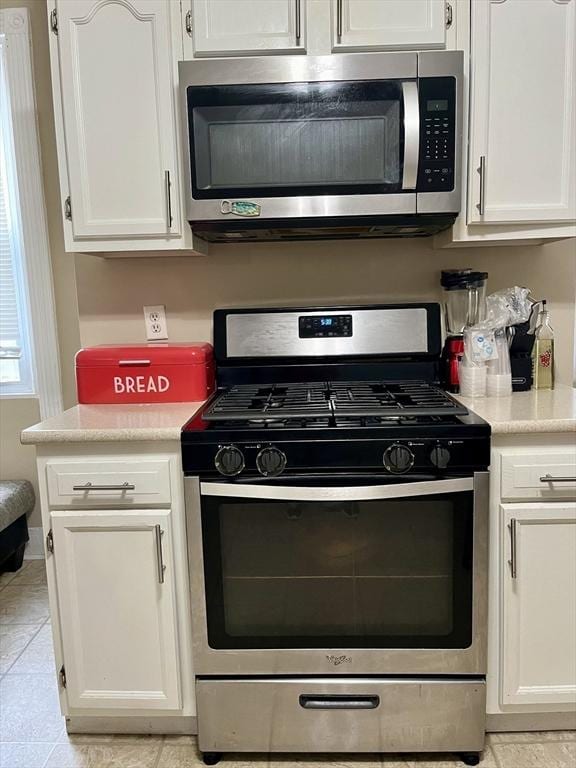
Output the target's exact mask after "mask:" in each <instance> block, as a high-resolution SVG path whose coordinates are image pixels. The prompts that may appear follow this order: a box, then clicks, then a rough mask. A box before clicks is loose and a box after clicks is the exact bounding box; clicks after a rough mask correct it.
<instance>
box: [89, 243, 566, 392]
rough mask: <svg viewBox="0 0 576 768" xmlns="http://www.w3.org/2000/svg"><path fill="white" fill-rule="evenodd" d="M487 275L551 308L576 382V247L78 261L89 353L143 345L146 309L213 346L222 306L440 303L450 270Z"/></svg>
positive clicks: (280, 247)
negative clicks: (161, 309) (216, 313)
mask: <svg viewBox="0 0 576 768" xmlns="http://www.w3.org/2000/svg"><path fill="white" fill-rule="evenodd" d="M468 266H469V267H473V268H476V269H482V270H485V271H487V272H488V273H489V282H488V289H489V292H492V291H495V290H497V289H499V288H504V287H507V286H510V285H514V284H517V285H526V286H528V287H530V288H531V289H532V291H533V294H534V296H535V297H537V298H547V299H548V300H549V302H550V310H551V316H552V324H553V327H554V329H555V331H556V334H557V343H556V346H557V360H558V364H557V378H558V381H562V382H564V383H566V384H570V383H572V380H573V371H574V352H573V349H574V323H575V319H574V301H575V292H576V241H575V240H570V241H564V242H559V243H552V244H549V245H546V246H518V247H516V246H515V247H482V248H467V249H457V250H442V251H440V250H434V249H433V243H432V240H431V239H429V240H428V239H427V240H374V241H370V242H366V241H348V242H344V241H340V242H335V241H332V242H328V241H326V242H317V243H306V244H302V243H271V244H257V245H251V244H243V245H232V244H230V245H220V246H216V247H214V246H212V247H211V253H210V255H209V256H206V257H193V256H191V257H183V256H180V257H166V256H157V257H153V258H134V257H132V258H129V259H116V260H111V259H108V260H105V259H102V258H99V257H95V256H89V255H79V256H77V257H76V278H77V287H78V310H79V319H80V336H81V342H82V345H83V346H89V345H93V344H103V343H119V342H135V341H144V321H143V316H142V306H143V305H145V304H165V305H166V312H167V320H168V332H169V334H170V339H171V340H172V341H184V340H210V339H211V328H212V312H213V310H214V309H215V308H216V307H222V306H257V305H260V306H266V305H271V306H275V305H280V306H281V305H283V304H287V305H290V304H299V303H300V304H314V303H317V302H320V303H325V304H332V303H334V304H337V303H346V302H350V303H351V302H358V303H370V302H386V301H391V302H395V301H402V300H406V299H415V300H420V299H424V300H440V298H441V291H440V286H439V273H440V270H441V269H443V268H454V267H468Z"/></svg>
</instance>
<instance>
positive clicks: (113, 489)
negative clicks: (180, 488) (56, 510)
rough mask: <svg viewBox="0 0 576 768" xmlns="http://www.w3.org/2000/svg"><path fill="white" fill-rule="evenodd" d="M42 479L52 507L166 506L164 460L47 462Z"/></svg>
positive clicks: (167, 482) (167, 479)
mask: <svg viewBox="0 0 576 768" xmlns="http://www.w3.org/2000/svg"><path fill="white" fill-rule="evenodd" d="M46 479H47V483H48V501H49V503H50V505H51V506H53V507H54V506H62V505H65V506H79V507H85V506H95V505H106V506H109V505H113V506H115V507H116V506H134V505H138V506H142V505H144V506H145V505H149V504H169V503H170V462H169V460H168V459H164V460H161V461H152V460H150V461H149V460H147V459H143V460H141V461H140V460H135V459H130V460H125V459H122V458H118V459H106V460H97V461H94V460H92V461H65V462H64V461H54V462H52V461H50V462H48V464H47V465H46Z"/></svg>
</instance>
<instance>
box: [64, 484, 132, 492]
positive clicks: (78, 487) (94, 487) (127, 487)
mask: <svg viewBox="0 0 576 768" xmlns="http://www.w3.org/2000/svg"><path fill="white" fill-rule="evenodd" d="M72 490H73V491H135V490H136V486H135V485H133V484H132V483H118V484H117V485H92V483H84V485H73V486H72Z"/></svg>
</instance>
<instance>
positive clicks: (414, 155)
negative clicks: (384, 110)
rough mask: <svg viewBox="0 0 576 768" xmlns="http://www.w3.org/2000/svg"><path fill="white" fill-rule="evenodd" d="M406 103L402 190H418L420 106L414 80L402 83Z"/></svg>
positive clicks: (403, 97)
mask: <svg viewBox="0 0 576 768" xmlns="http://www.w3.org/2000/svg"><path fill="white" fill-rule="evenodd" d="M402 99H403V101H404V173H403V176H402V189H416V181H417V179H418V158H419V154H420V104H419V101H418V85H417V84H416V82H415V81H414V80H408V81H406V82H403V83H402Z"/></svg>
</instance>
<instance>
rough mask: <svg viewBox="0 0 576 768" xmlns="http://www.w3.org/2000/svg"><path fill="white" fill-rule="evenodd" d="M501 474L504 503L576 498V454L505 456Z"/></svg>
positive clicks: (512, 454) (516, 454)
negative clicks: (523, 500)
mask: <svg viewBox="0 0 576 768" xmlns="http://www.w3.org/2000/svg"><path fill="white" fill-rule="evenodd" d="M501 472H502V475H501V477H502V493H501V496H502V500H503V501H507V500H513V499H532V500H533V501H538V500H540V499H543V500H547V501H553V500H554V499H570V498H576V451H569V450H567V451H558V452H554V453H544V454H542V453H541V454H535V453H526V454H520V453H508V454H507V453H503V454H502V465H501ZM545 478H546V479H545Z"/></svg>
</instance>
